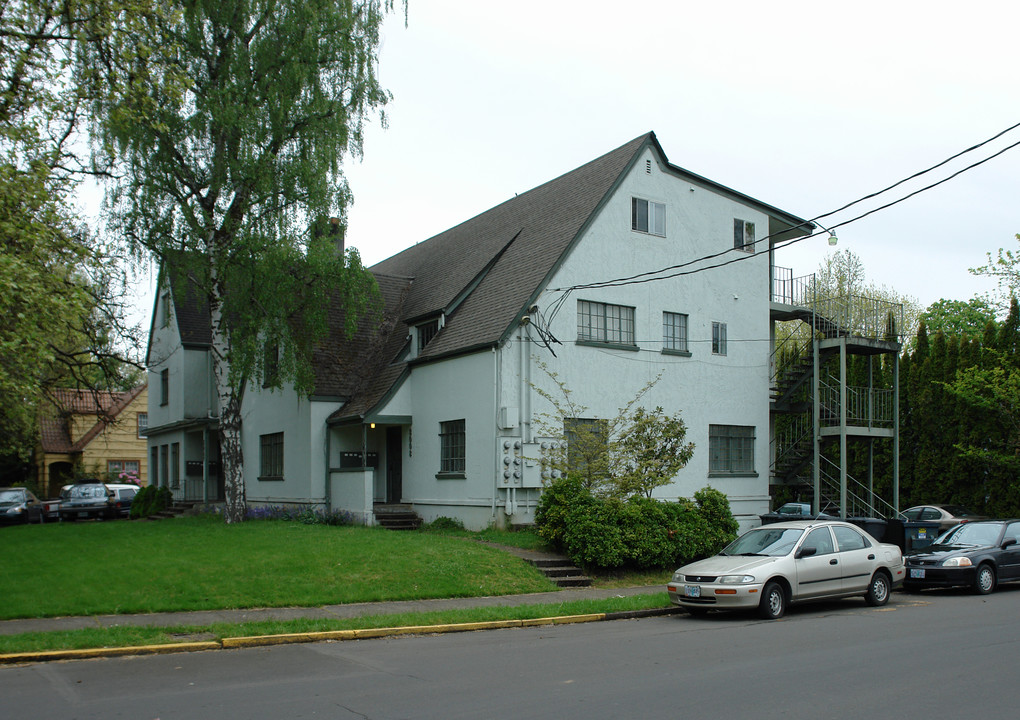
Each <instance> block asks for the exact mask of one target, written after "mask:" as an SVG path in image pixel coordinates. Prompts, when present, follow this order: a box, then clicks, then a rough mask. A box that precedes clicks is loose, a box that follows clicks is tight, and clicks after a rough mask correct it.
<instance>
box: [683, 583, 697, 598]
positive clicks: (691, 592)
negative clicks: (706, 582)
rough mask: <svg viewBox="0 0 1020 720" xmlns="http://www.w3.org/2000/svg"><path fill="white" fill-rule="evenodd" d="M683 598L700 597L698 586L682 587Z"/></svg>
mask: <svg viewBox="0 0 1020 720" xmlns="http://www.w3.org/2000/svg"><path fill="white" fill-rule="evenodd" d="M684 596H685V597H689V598H699V597H701V586H700V585H684Z"/></svg>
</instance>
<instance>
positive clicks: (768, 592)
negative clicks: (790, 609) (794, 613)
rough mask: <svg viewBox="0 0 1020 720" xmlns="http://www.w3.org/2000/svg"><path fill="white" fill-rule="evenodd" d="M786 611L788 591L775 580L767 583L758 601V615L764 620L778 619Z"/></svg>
mask: <svg viewBox="0 0 1020 720" xmlns="http://www.w3.org/2000/svg"><path fill="white" fill-rule="evenodd" d="M784 613H786V591H785V590H783V586H782V585H780V584H779V583H777V582H775V581H769V582H767V583H765V587H764V588H763V589H762V591H761V602H760V603H758V617H760V618H762V619H764V620H778V619H779V618H781V617H783V614H784Z"/></svg>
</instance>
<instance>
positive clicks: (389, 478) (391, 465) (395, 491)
mask: <svg viewBox="0 0 1020 720" xmlns="http://www.w3.org/2000/svg"><path fill="white" fill-rule="evenodd" d="M402 442H403V433H402V432H401V428H400V427H399V426H398V427H388V428H386V502H388V503H398V502H400V500H401V498H402V497H403V494H404V489H403V484H402V482H403V481H402V472H403V458H404V455H403V452H402V451H401V449H402Z"/></svg>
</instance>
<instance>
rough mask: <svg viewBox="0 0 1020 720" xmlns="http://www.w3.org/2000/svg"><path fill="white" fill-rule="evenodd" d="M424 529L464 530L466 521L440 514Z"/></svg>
mask: <svg viewBox="0 0 1020 720" xmlns="http://www.w3.org/2000/svg"><path fill="white" fill-rule="evenodd" d="M422 529H423V530H463V529H464V523H463V521H461V520H458V519H457V518H451V517H446V516H445V515H440V516H439V517H437V518H436V519H435V520H433V521H432V522H430V523H429V524H428V525H425V526H423V527H422Z"/></svg>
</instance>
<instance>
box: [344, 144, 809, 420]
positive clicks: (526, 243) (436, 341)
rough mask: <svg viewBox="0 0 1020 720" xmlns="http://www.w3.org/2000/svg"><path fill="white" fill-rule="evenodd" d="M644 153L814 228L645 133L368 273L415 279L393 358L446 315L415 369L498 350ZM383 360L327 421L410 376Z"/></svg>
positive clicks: (353, 415) (797, 227)
mask: <svg viewBox="0 0 1020 720" xmlns="http://www.w3.org/2000/svg"><path fill="white" fill-rule="evenodd" d="M646 148H652V149H653V150H654V152H655V153H657V155H658V158H659V160H660V162H661V167H663V168H664V169H665V170H666V171H667V172H670V173H672V174H674V175H675V176H677V177H680V178H682V179H684V180H686V181H688V182H691V183H694V184H697V185H700V186H702V187H706V188H708V189H711V190H712V191H714V192H716V193H718V194H720V195H723V196H726V197H729V198H731V199H734V200H736V201H737V202H740V203H743V204H745V205H748V206H750V207H754V208H756V209H758V210H760V211H761V212H763V213H765V214H767V215H768V216H769V217H770V219H771V221H772V222H775V223H776V227H777V228H779V229H782V230H787V229H790V230H792V234H794V235H800V234H805V233H806V232H807V231H808V230H810V228H811V226H810V224H809V223H807V222H806V221H804V220H802V219H801V218H798V217H796V216H793V215H790V214H789V213H786V212H784V211H782V210H779V209H777V208H775V207H772V206H770V205H766V204H765V203H762V202H760V201H758V200H755V199H754V198H751V197H749V196H747V195H743V194H741V193H739V192H736V191H735V190H731V189H730V188H727V187H725V186H723V185H719V184H718V183H715V182H713V181H711V180H708V179H707V178H704V177H702V176H700V175H696V174H694V173H691V172H689V171H686V170H684V169H683V168H680V167H677V166H675V165H672V164H670V163H669V161H668V160H667V159H666V155H665V153H664V152H663V151H662V148H661V147H660V146H659V143H658V140H656V138H655V135H654V133H648V134H646V135H642V136H640V137H637V138H635V139H633V140H631V141H630V142H628V143H626V144H625V145H622V146H620V147H618V148H617V149H615V150H613V151H611V152H609V153H606V154H605V155H603V156H601V157H599V158H596V159H595V160H592V161H591V162H588V163H586V164H584V165H582V166H581V167H579V168H577V169H575V170H572V171H570V172H568V173H566V174H564V175H561V176H560V177H558V178H556V179H555V180H551V181H549V182H547V183H545V184H543V185H540V186H538V187H536V188H534V189H533V190H529V191H528V192H525V193H522V194H520V195H517V196H515V197H514V198H512V199H510V200H507V201H506V202H504V203H502V204H500V205H497V206H496V207H494V208H492V209H490V210H487V211H485V212H483V213H482V214H480V215H477V216H476V217H474V218H471V219H470V220H468V221H466V222H464V223H461V224H460V225H457V226H456V227H453V228H450V229H449V230H447V231H445V232H442V233H440V234H438V235H436V236H434V237H432V238H429V239H428V240H425V241H424V242H421V243H419V244H417V245H414V246H412V247H410V248H408V249H407V250H404V251H403V252H400V253H398V254H396V255H394V256H392V257H390V258H388V259H386V260H383V261H382V262H380V263H378V264H377V265H374V266H372V267H371V268H370V270H371V272H373V273H374V274H375V275H376V277H377V278H378V277H381V276H383V275H396V276H400V277H405V278H413V280H414V281H413V283H412V284H411V285H410V286H409V289H408V293H407V296H406V298H405V300H404V302H403V308H402V315H401V319H402V320H403V322H402V323H401V322H398V323H396V324H395V325H394V326H393V328H392V329H391V330H390V333H391V334H392V337H390V338H389V339H388V340H387V342H386V346H387V347H388V348H389V350H391V351H392V350H393V349H394V348H395V347H396V348H399V346H400V342H398V340H399V341H401V342H402V341H403V339H404V338H405V336H406V333H407V326H408V325H413V324H415V323H416V322H417V321H421V320H425V319H428V318H433V317H436V316H439V315H440V314H441V315H442V316H443V317H444V322H445V325H444V327H443V328H442V329H441V331H440V332H439V333H438V335H436V336H435V337H434V338H433V339H432V341H431V342H429V344H428V345H427V346H426V347H425V348H424V350H423V351H422V353H421V356H420V358H419V359H417V360H415V361H413V362H427V361H429V360H435V359H439V358H441V357H446V356H450V355H456V354H458V353H464V352H469V351H472V350H476V349H481V348H484V347H491V346H496V345H498V344H499V343H500V342H501V341H502V340H503V339H505V338H506V337H507V336H508V335H509V333H510V332H512V330H513V328H514V327H515V326H516V325H517V323H518V322H519V320H520V318H521V316H522V315H523V314H524V313H525V311H526V308H527V307H528V306H529V305H530V304H531V303H532V302H533V300H534V299H535V298H536V297H537V296H538V294H539V293H540V292H541V290H542V288H543V287H544V286H545V284H546V283H547V282H548V280H549V278H551V276H552V274H553V273H554V272H555V270H556V269H557V267H558V266H559V264H560V263H561V262H562V261H563V259H564V258H565V257H566V255H567V254H568V252H569V251H570V249H571V247H572V246H573V245H574V243H576V242H577V241H578V240H579V238H580V237H581V235H582V234H583V231H584V230H585V229H586V228H587V226H588V225H589V224H590V223H591V222H592V221H593V219H594V218H595V216H596V214H597V213H598V211H599V210H600V209H601V207H602V206H603V204H604V203H605V202H606V201H607V200H608V199H609V197H610V196H611V195H612V193H613V191H614V190H615V189H616V187H617V186H618V185H619V183H620V182H622V180H623V178H624V177H625V176H626V174H627V172H628V170H629V169H630V168H631V167H632V166H633V165H634V163H636V162H637V160H638V159H639V157H640V155H641V154H642V153H643V152H644V150H645V149H646ZM398 336H399V337H398ZM377 360H378V361H380V363H381V364H377V365H374V366H373V367H371V368H369V365H371V363H365V364H363V365H362V366H361V369H362V372H363V373H364V374H366V375H368V376H371V377H374V378H375V381H374V382H373V383H371V384H369V385H367V386H365V387H364V390H363V391H362V392H360V393H356V394H355V395H353V396H350V400H349V401H348V402H347V403H346V404H345V405H344V407H342V408H341V409H340V410H339V411H337V412H336V413H334V414H333V415H332V416H331V418H330V421H331V422H344V421H352V420H356V419H357V418H359V417H365V416H366V415H368V414H369V413H370V412H371V410H372V409H373V408H374V407H377V406H378V405H379V404H380V403H381V402H382V401H383V400H384V399H385V397H386V396H387V394H388V393H390V392H392V391H393V390H394V389H395V388H394V383H396V381H397V380H398V379H399V378H400V377H401V375H402V374H403V373H405V372H407V369H408V368H407V363H396V364H394V362H393V359H392V358H391V357H387V356H385V355H379V356H377Z"/></svg>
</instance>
